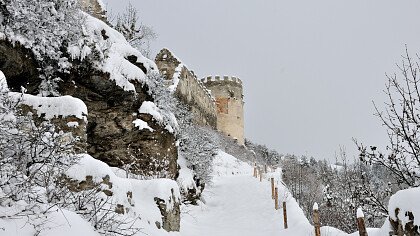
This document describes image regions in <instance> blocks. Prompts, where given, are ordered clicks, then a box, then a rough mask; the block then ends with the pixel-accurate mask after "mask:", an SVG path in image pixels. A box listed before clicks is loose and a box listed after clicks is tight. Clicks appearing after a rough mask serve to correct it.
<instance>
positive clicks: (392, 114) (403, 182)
mask: <svg viewBox="0 0 420 236" xmlns="http://www.w3.org/2000/svg"><path fill="white" fill-rule="evenodd" d="M419 61H420V58H419V57H418V55H416V58H414V59H413V58H412V57H411V56H410V55H409V53H408V50H407V48H406V50H405V55H404V56H402V62H401V63H400V64H398V65H397V67H398V73H394V74H392V75H388V74H387V75H386V77H387V79H388V83H387V84H386V89H385V94H386V95H387V97H388V101H387V102H385V109H384V110H381V109H380V108H378V106H377V105H376V104H375V103H374V105H375V110H376V116H378V117H379V119H380V120H381V122H382V124H383V125H384V126H385V128H386V130H387V133H388V138H389V146H387V148H386V150H387V152H388V153H383V152H380V151H378V150H377V148H376V147H375V146H370V147H367V146H364V145H363V144H359V143H357V142H356V141H355V142H356V144H357V146H358V148H359V151H360V159H361V160H362V161H364V162H366V163H370V164H377V165H380V166H383V167H385V168H386V169H387V170H388V171H390V172H391V173H392V174H393V175H394V176H395V180H396V184H397V185H398V186H399V187H400V188H406V187H417V186H420V142H419V141H420V137H419V135H420V110H419V109H420V107H419V104H420V88H419V87H420V84H419V80H420V78H419V76H418V73H419V70H420V66H419Z"/></svg>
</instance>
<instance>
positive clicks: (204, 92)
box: [155, 48, 245, 145]
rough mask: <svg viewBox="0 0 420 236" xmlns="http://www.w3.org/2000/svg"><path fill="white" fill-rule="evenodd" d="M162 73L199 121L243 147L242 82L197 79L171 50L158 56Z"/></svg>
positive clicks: (157, 62) (163, 51) (216, 77)
mask: <svg viewBox="0 0 420 236" xmlns="http://www.w3.org/2000/svg"><path fill="white" fill-rule="evenodd" d="M155 62H156V64H157V66H158V68H159V71H160V72H161V73H162V74H163V75H164V76H165V78H166V80H167V81H168V86H170V87H172V88H174V89H175V93H176V95H177V96H178V97H179V98H181V100H183V101H184V102H185V103H187V104H189V105H190V106H191V109H192V112H193V114H194V117H195V121H196V123H197V124H199V125H208V126H210V127H212V128H214V129H217V130H218V131H220V132H222V133H224V134H225V135H227V136H229V137H231V138H232V139H235V140H237V142H238V144H241V145H243V144H244V143H245V139H244V115H243V113H244V112H243V106H244V102H243V90H242V81H241V80H240V79H238V78H236V77H229V76H223V77H220V76H215V77H211V76H209V77H207V78H204V79H201V80H199V79H197V77H196V76H195V74H194V72H192V71H190V70H189V69H188V68H187V67H186V66H185V65H184V64H182V62H181V61H180V60H179V59H178V58H177V57H176V56H174V55H173V53H172V52H171V51H169V50H168V49H166V48H164V49H162V50H161V51H160V52H159V53H158V54H157V56H156V59H155Z"/></svg>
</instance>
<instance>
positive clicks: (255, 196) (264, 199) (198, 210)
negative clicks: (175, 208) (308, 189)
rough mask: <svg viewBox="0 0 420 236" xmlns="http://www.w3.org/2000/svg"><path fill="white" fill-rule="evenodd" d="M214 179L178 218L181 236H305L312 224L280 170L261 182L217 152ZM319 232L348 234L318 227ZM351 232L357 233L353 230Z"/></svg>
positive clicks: (380, 232) (379, 231) (338, 235)
mask: <svg viewBox="0 0 420 236" xmlns="http://www.w3.org/2000/svg"><path fill="white" fill-rule="evenodd" d="M214 169H215V172H214V174H215V176H214V177H215V178H214V182H213V185H212V186H208V187H207V188H206V189H205V190H204V193H203V199H204V201H205V204H204V203H201V204H200V205H199V206H186V207H184V209H183V211H182V212H184V214H183V215H182V217H183V218H182V221H181V232H180V233H181V235H182V236H195V235H202V236H225V235H226V236H236V235H237V236H256V235H258V236H272V235H283V236H307V235H314V230H313V227H312V225H311V224H310V223H309V222H308V220H307V219H306V217H305V215H304V213H303V211H302V209H300V207H299V205H298V204H297V202H296V201H295V199H294V198H292V197H291V195H290V194H288V190H287V188H285V187H284V186H283V185H282V184H281V170H279V169H278V170H277V171H275V172H273V173H269V174H268V175H267V176H266V177H265V178H264V179H263V181H262V182H260V181H259V179H256V178H254V177H252V173H253V168H252V167H251V166H250V165H249V164H247V163H244V162H241V161H239V160H237V159H236V158H235V157H233V156H231V155H229V154H226V153H224V152H221V151H220V152H219V154H218V155H217V156H216V158H215V160H214ZM269 177H274V178H275V182H276V184H277V185H278V186H279V202H282V201H283V199H286V202H287V212H288V226H289V228H288V229H284V228H283V211H282V209H280V210H278V211H276V210H275V209H274V201H273V200H272V199H271V184H270V182H269V181H268V179H269ZM387 232H388V231H387V230H386V227H384V228H383V229H368V233H369V235H371V236H372V235H373V236H375V235H377V236H379V235H387V234H388V233H387ZM321 235H335V236H345V235H348V234H346V233H344V232H342V231H340V230H338V229H335V228H332V227H322V228H321ZM351 235H358V232H355V233H353V234H351Z"/></svg>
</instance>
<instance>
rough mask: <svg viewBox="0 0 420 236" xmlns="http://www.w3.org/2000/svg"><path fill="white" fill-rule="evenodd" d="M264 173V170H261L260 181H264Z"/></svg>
mask: <svg viewBox="0 0 420 236" xmlns="http://www.w3.org/2000/svg"><path fill="white" fill-rule="evenodd" d="M263 174H264V173H263V171H262V170H260V182H262V178H263Z"/></svg>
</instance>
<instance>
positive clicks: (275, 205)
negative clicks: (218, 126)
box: [274, 187, 279, 210]
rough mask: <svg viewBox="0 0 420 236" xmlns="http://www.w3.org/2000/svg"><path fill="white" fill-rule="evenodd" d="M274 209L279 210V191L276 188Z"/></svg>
mask: <svg viewBox="0 0 420 236" xmlns="http://www.w3.org/2000/svg"><path fill="white" fill-rule="evenodd" d="M274 209H276V210H278V209H279V190H278V188H277V187H275V188H274Z"/></svg>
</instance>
